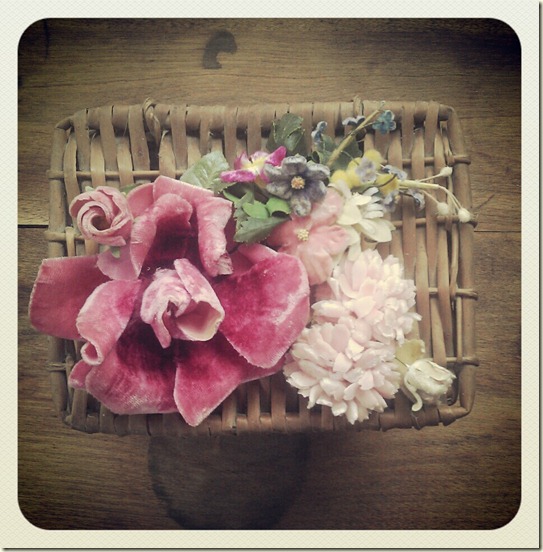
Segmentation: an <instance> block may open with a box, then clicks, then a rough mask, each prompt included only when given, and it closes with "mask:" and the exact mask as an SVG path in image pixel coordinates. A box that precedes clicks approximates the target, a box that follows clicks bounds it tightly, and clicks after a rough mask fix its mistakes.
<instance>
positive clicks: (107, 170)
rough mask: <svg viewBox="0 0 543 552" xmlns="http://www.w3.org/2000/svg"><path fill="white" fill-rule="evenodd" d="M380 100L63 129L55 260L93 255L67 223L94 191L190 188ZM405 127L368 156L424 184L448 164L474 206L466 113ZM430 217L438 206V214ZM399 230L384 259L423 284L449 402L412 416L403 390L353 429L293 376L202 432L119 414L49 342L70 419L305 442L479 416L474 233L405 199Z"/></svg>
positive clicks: (417, 105) (165, 112)
mask: <svg viewBox="0 0 543 552" xmlns="http://www.w3.org/2000/svg"><path fill="white" fill-rule="evenodd" d="M377 107H378V102H367V101H361V100H360V99H359V98H355V99H354V101H352V102H341V103H300V104H289V105H286V104H281V105H280V104H273V105H272V104H269V105H266V104H260V105H253V106H245V107H244V106H238V107H235V106H232V107H225V106H205V107H203V106H186V105H166V104H160V103H156V102H154V101H152V100H147V101H146V102H144V103H143V104H141V105H130V106H128V105H113V106H111V105H109V106H104V107H99V108H93V109H85V110H81V111H79V112H77V113H75V114H74V115H73V116H72V117H69V118H67V119H64V120H63V121H61V122H59V123H58V124H57V126H56V128H55V130H54V137H53V148H52V155H51V168H50V170H49V171H48V175H47V176H48V178H49V184H50V206H49V207H50V213H49V229H48V230H47V231H46V238H47V240H48V255H49V257H59V256H66V255H67V256H74V255H86V254H94V253H96V252H98V245H97V244H96V243H94V242H91V241H85V240H83V238H82V237H81V236H80V234H79V232H78V230H77V228H74V226H73V224H74V222H73V221H72V220H71V217H70V215H69V214H68V206H69V205H70V202H71V201H72V199H73V198H74V197H75V196H77V195H78V194H79V193H81V192H82V191H83V190H84V189H85V188H86V187H87V186H92V187H97V186H103V185H107V186H115V187H120V188H123V187H125V186H130V185H133V184H141V183H145V182H151V181H153V180H154V179H155V178H156V177H157V176H158V175H160V174H162V175H166V176H169V177H173V178H179V177H180V176H181V175H182V174H183V172H184V171H185V170H186V169H187V168H188V167H189V166H191V165H192V164H193V163H195V162H196V161H197V160H198V159H199V158H200V157H201V156H202V155H204V154H206V153H208V152H210V151H213V150H219V151H222V152H223V153H224V155H225V157H226V158H227V160H228V162H229V163H230V165H232V164H233V162H234V159H235V158H236V156H237V155H239V154H240V153H241V152H242V151H243V150H246V151H247V152H249V153H251V152H254V151H256V150H261V149H265V144H266V140H267V137H268V134H269V131H270V128H271V125H272V122H273V121H274V120H275V119H277V118H280V117H281V115H283V114H284V113H286V112H291V113H294V114H296V115H299V116H301V117H303V121H304V126H305V138H306V140H308V146H310V144H309V140H310V139H311V138H310V136H311V131H312V130H313V128H314V126H315V125H316V124H317V123H318V122H319V121H326V122H327V123H328V132H329V133H330V134H332V133H335V136H336V137H341V136H342V135H343V132H344V129H343V126H342V124H341V121H342V120H343V119H345V118H346V117H352V116H356V115H359V114H362V113H370V112H372V111H373V110H374V109H376V108H377ZM386 108H387V109H390V110H391V111H393V112H394V114H395V119H396V120H397V122H398V128H397V129H396V130H395V131H394V132H391V133H390V134H388V135H381V134H379V133H376V134H373V133H368V135H367V136H366V138H365V142H364V148H365V149H369V148H375V149H377V150H379V151H380V152H381V154H382V155H383V157H384V158H385V159H387V162H388V163H390V164H392V165H394V166H396V167H399V168H403V169H404V170H406V171H408V172H409V173H410V176H411V178H414V179H420V178H425V177H427V176H430V175H432V174H436V173H437V172H439V170H440V169H442V168H443V167H444V166H450V167H453V168H454V171H453V178H452V180H453V189H452V191H453V192H454V194H455V195H456V196H457V197H458V199H459V200H460V202H461V203H462V205H464V206H465V207H467V208H469V207H470V206H471V189H470V181H469V172H468V169H469V162H470V160H469V157H468V155H467V153H466V151H465V146H464V141H463V137H462V131H461V127H460V122H459V120H458V116H457V114H456V112H455V111H454V110H453V109H452V108H450V107H448V106H444V105H441V104H439V103H436V102H401V103H400V102H387V104H386ZM428 208H429V207H428ZM391 218H392V221H393V223H394V225H395V226H396V231H395V232H393V239H392V241H391V242H390V243H385V244H379V246H378V250H379V252H380V253H381V254H382V255H383V256H385V255H387V254H393V255H395V256H396V257H398V258H399V259H400V261H401V262H402V263H403V265H404V276H405V277H406V278H412V279H414V280H415V283H416V288H417V292H416V308H417V311H418V312H419V313H420V314H421V315H422V320H421V321H420V322H419V323H418V324H417V326H416V328H415V329H414V332H413V334H414V335H413V337H419V338H420V339H422V340H424V342H425V344H426V348H427V353H428V356H431V357H432V358H433V359H434V361H435V362H437V363H438V364H440V365H442V366H447V367H449V368H450V369H452V370H453V371H454V373H455V374H456V376H457V379H456V380H455V385H454V386H453V390H452V392H451V393H450V396H449V397H448V400H447V403H446V404H443V405H440V406H439V407H429V406H426V407H424V408H423V409H422V410H421V411H419V412H417V413H413V412H412V411H411V403H410V402H409V400H408V399H407V398H406V397H404V396H403V394H402V393H401V392H399V393H398V394H397V395H396V397H395V399H394V400H392V401H388V402H389V407H388V408H387V409H386V410H385V411H384V412H382V413H376V412H374V413H372V415H371V416H370V418H369V419H368V420H366V421H365V422H362V423H357V424H355V425H354V426H351V425H350V424H348V423H347V422H346V420H345V419H344V418H343V417H342V418H336V417H334V416H333V415H332V413H331V410H330V408H328V407H324V406H323V407H315V408H313V409H311V410H308V409H307V399H305V398H303V397H300V396H298V395H297V393H296V390H295V389H294V388H291V387H290V385H289V384H288V383H287V382H286V380H285V377H284V375H283V374H282V372H279V373H277V374H275V375H273V376H271V377H266V378H263V379H261V380H258V381H253V382H249V383H246V384H243V385H242V386H240V387H239V388H238V389H237V390H236V391H235V392H234V393H232V394H231V395H230V396H229V397H228V398H227V399H226V400H225V401H224V402H223V403H222V405H221V406H220V407H219V408H218V409H217V410H216V411H215V412H214V413H213V414H211V415H210V416H209V417H208V418H207V419H206V420H204V422H202V424H200V426H198V427H196V428H192V427H190V426H189V425H187V424H186V423H185V422H184V421H183V419H182V418H181V416H180V415H179V414H149V415H130V416H128V415H115V414H113V413H111V412H110V411H109V410H108V409H107V408H105V407H104V406H103V405H101V404H100V403H99V402H98V401H96V399H94V398H93V397H92V396H90V395H89V394H88V393H87V392H85V391H84V390H81V389H78V390H73V389H71V388H70V387H69V386H68V384H67V377H68V375H69V373H70V370H71V368H72V367H73V365H74V363H75V362H77V360H78V359H79V347H80V345H81V344H80V343H77V342H75V343H74V342H71V341H66V340H63V339H58V338H53V337H50V338H49V339H50V342H49V354H48V364H47V367H48V370H49V371H50V374H51V383H52V395H53V400H54V403H55V407H56V409H57V411H58V413H59V414H60V416H61V418H62V419H63V420H64V421H65V422H66V423H67V424H68V425H70V426H71V427H73V428H75V429H78V430H81V431H86V432H89V433H93V432H103V433H116V434H118V435H124V434H128V433H136V434H145V435H172V436H174V435H190V434H201V433H204V434H210V433H211V434H216V433H221V432H230V433H241V432H244V431H261V432H268V431H277V432H299V431H313V430H334V429H353V428H354V429H356V430H358V429H366V428H369V429H382V430H387V429H391V428H410V427H416V428H421V427H424V426H426V425H438V424H439V423H443V424H445V425H447V424H450V423H452V422H453V421H454V420H456V419H458V418H460V417H462V416H465V415H466V414H468V413H469V412H470V410H471V408H472V406H473V400H474V394H475V370H476V366H477V365H478V361H477V358H476V356H475V328H474V319H475V313H474V306H475V305H474V303H475V300H476V299H477V294H476V292H475V290H474V282H473V266H472V257H473V225H471V224H459V223H458V220H457V218H456V217H455V216H448V217H442V216H434V214H432V215H431V216H426V215H425V212H424V211H422V214H421V212H417V211H416V210H415V206H414V202H413V201H412V200H411V199H409V198H403V199H402V201H401V204H400V206H399V208H398V209H397V210H396V211H395V212H394V213H393V214H392V217H391Z"/></svg>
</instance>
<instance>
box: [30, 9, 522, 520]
mask: <svg viewBox="0 0 543 552" xmlns="http://www.w3.org/2000/svg"><path fill="white" fill-rule="evenodd" d="M220 31H229V32H230V33H231V34H232V35H233V37H234V40H235V45H236V48H235V51H233V48H232V47H231V46H232V45H230V50H231V51H230V52H224V53H219V54H218V55H216V52H214V51H213V46H211V50H210V49H208V50H207V53H206V55H205V56H204V54H205V50H206V44H207V43H208V41H209V40H210V39H212V38H213V37H215V36H216V34H217V33H218V32H220ZM210 60H211V61H210ZM213 60H216V62H217V63H216V64H215V63H213ZM214 65H220V66H221V67H214ZM357 94H358V95H360V96H361V97H362V98H365V99H370V100H380V99H388V100H436V101H439V102H441V103H443V104H448V105H451V106H453V107H454V108H455V109H456V110H457V112H458V114H459V116H460V119H461V121H462V126H463V131H464V136H465V141H466V145H467V148H468V151H469V152H470V154H471V158H472V164H471V167H470V174H471V180H472V187H473V204H474V207H475V208H476V210H477V207H478V206H481V207H480V209H479V215H478V226H477V229H476V232H475V251H476V259H477V262H476V274H475V281H476V286H477V289H478V290H479V292H480V299H479V301H478V305H477V339H478V356H479V359H480V363H481V364H480V368H479V372H478V379H477V382H478V393H477V396H476V402H475V408H474V410H473V412H472V413H471V414H470V415H469V416H468V417H466V418H464V419H462V420H458V421H456V422H455V423H454V424H452V425H451V426H448V427H443V426H441V427H431V428H425V429H423V430H421V431H416V430H392V431H389V432H386V433H377V432H371V431H365V432H361V433H352V432H348V433H346V434H343V433H336V434H326V435H310V436H309V437H308V439H307V441H308V449H307V457H306V456H305V455H304V454H305V453H304V454H302V453H301V452H300V450H298V453H295V454H293V455H292V457H291V458H292V460H293V462H294V461H295V459H298V461H299V462H303V464H304V465H305V469H304V470H303V476H300V478H299V479H300V480H301V484H299V485H293V486H292V492H291V493H290V496H289V499H288V502H289V505H288V508H286V509H285V511H284V512H282V513H281V515H280V516H279V517H277V516H276V515H275V514H273V515H272V514H270V518H269V525H270V526H272V527H273V528H276V529H493V528H498V527H501V526H503V525H505V524H507V523H508V522H509V521H510V520H511V519H512V518H513V517H514V516H515V514H516V511H517V508H518V506H519V502H520V466H521V463H520V460H521V458H520V418H521V416H520V49H519V44H518V41H517V39H516V36H515V35H514V33H513V32H512V31H511V30H510V28H509V27H508V26H507V25H505V24H503V23H500V22H499V21H497V20H469V19H468V20H462V21H460V20H445V19H443V20H416V21H415V20H401V19H400V20H348V21H347V20H345V21H340V20H252V21H250V22H248V21H243V20H212V19H208V20H127V21H119V20H117V21H112V20H95V21H78V20H49V21H40V22H37V23H35V24H34V25H32V26H31V27H30V28H29V29H28V30H27V31H26V32H25V34H24V36H23V37H22V40H21V43H20V47H19V313H20V324H19V334H20V339H19V372H20V374H19V504H20V507H21V510H22V512H23V513H24V515H25V516H26V517H27V519H28V520H30V521H31V522H32V523H33V524H35V525H37V526H39V527H42V528H47V529H178V528H180V527H181V526H180V524H179V523H178V522H177V521H176V520H175V519H173V517H175V515H174V516H173V517H172V511H171V508H170V509H169V508H168V504H167V497H166V495H167V494H168V492H169V491H168V488H167V487H168V484H170V485H171V487H172V489H173V488H175V489H176V491H175V492H176V493H177V496H178V498H179V497H182V499H183V501H184V502H183V508H189V509H190V507H191V504H192V505H193V506H194V510H195V511H198V512H199V513H201V505H202V503H205V502H206V499H210V497H212V500H213V501H214V504H213V507H214V508H216V509H223V510H224V509H229V510H231V509H233V508H236V503H238V504H239V500H241V498H240V497H241V493H240V492H239V489H238V495H239V496H236V495H235V494H234V495H232V493H231V492H229V494H227V495H226V496H223V495H222V494H221V493H220V492H217V490H216V486H215V487H213V492H212V493H210V491H209V489H210V487H209V485H210V484H211V483H210V482H213V481H219V480H221V478H223V479H224V481H226V482H228V484H229V485H230V487H229V488H231V487H232V482H235V481H236V480H237V479H239V480H240V484H241V481H242V480H243V488H245V486H246V485H247V486H246V488H247V489H248V490H249V491H250V490H251V489H252V488H253V487H251V485H250V484H247V482H246V481H245V479H246V478H245V479H243V478H242V475H241V474H242V473H244V471H243V470H244V465H245V466H246V467H247V466H251V465H252V466H254V463H255V461H256V458H255V457H254V456H253V457H251V453H250V452H248V449H250V448H251V443H250V442H249V441H245V442H242V441H237V442H235V443H224V442H218V441H217V440H216V439H213V440H205V439H204V440H201V439H198V440H196V441H190V442H188V441H184V443H185V444H186V446H185V447H183V442H182V443H180V444H179V443H177V444H176V447H178V448H179V468H178V469H179V471H180V472H181V473H185V474H187V475H186V478H187V481H186V482H185V485H183V483H182V481H181V482H180V481H179V480H173V479H172V480H171V481H168V479H167V478H166V479H164V477H163V476H161V477H162V479H161V480H160V482H159V483H157V481H156V480H153V478H152V477H151V474H150V473H149V470H148V447H149V439H148V438H146V437H142V436H129V437H122V438H118V437H113V436H106V435H86V434H82V433H79V432H77V431H75V430H70V429H68V428H66V427H65V426H64V425H63V424H62V423H61V422H60V421H59V420H58V419H57V418H56V416H55V414H54V409H53V405H52V403H51V398H50V390H49V380H48V374H47V373H46V371H45V370H44V364H45V359H46V337H44V336H42V335H40V334H38V333H37V332H35V331H34V330H33V329H32V328H31V327H30V326H29V324H28V321H27V317H26V316H27V315H26V311H27V305H28V298H29V293H30V289H31V286H32V282H33V279H34V277H35V275H36V272H37V268H38V266H39V263H40V261H41V259H42V258H43V257H44V256H45V254H46V244H45V240H44V238H43V230H44V228H45V227H46V224H47V201H48V197H47V181H46V178H45V172H46V170H47V169H48V166H49V155H50V147H51V135H52V129H53V127H54V125H55V124H56V123H57V122H58V121H59V120H61V119H63V118H64V117H67V116H69V115H71V114H73V113H74V112H75V111H77V110H79V109H81V108H84V107H95V106H99V105H103V104H110V103H128V104H131V103H141V102H142V101H143V100H144V99H145V98H147V97H148V96H152V97H154V98H155V99H157V100H159V101H161V102H165V103H188V104H230V105H232V104H240V103H258V102H271V101H278V102H288V103H293V102H296V101H313V100H315V101H328V100H329V101H337V100H342V101H349V100H351V99H352V98H353V96H355V95H357ZM162 444H163V443H162ZM154 445H156V446H154V449H153V450H154V454H155V455H156V451H157V450H159V448H157V446H158V445H160V443H158V445H157V443H154ZM273 446H274V447H276V449H277V450H278V451H281V450H283V451H284V452H285V454H290V453H291V452H292V450H294V449H293V448H292V443H289V442H286V441H283V442H281V440H279V441H278V442H276V443H275V444H274V445H273ZM217 447H227V448H228V447H230V448H228V451H229V452H228V454H224V455H217V454H216V450H217ZM232 447H234V449H232ZM235 447H238V448H239V449H240V457H239V458H238V461H235V459H236V456H235ZM241 449H243V450H241ZM255 454H256V453H255ZM198 456H201V458H202V463H201V464H200V470H199V472H198V475H197V477H198V478H199V479H198V481H202V482H203V483H206V473H209V481H207V484H208V486H207V487H206V485H204V484H202V485H197V484H196V483H195V481H196V479H194V480H193V479H190V478H191V474H194V473H195V470H196V469H197V464H198V462H197V461H196V458H197V457H198ZM289 458H290V456H289ZM202 465H206V466H209V468H208V472H206V471H205V470H204V471H202V469H201V466H202ZM275 468H276V469H275V470H274V469H273V467H272V469H269V468H268V469H267V472H266V473H267V475H266V477H267V479H270V478H271V479H272V480H273V478H275V479H276V481H277V482H278V492H279V491H281V489H282V490H284V487H285V485H286V483H285V481H286V480H288V477H281V476H282V474H283V475H285V474H286V473H287V472H288V469H287V470H286V469H285V465H284V462H278V463H277V466H275ZM168 469H169V470H170V471H169V473H170V474H171V473H173V472H172V469H173V467H172V466H169V468H168ZM246 469H247V468H245V470H246ZM211 470H212V471H213V474H211ZM292 473H298V472H297V470H296V468H293V471H292ZM290 475H292V474H290ZM155 476H156V473H155ZM195 477H196V476H195ZM155 479H156V477H155ZM281 481H282V483H281ZM164 488H166V490H164ZM225 488H228V485H225ZM155 491H157V492H155ZM270 492H271V491H270ZM281 492H282V491H281ZM287 494H288V493H287ZM159 497H160V498H159ZM285 500H286V499H285ZM237 501H238V502H237ZM285 505H286V504H285ZM169 506H171V504H170V505H169ZM255 507H257V506H255ZM267 507H268V506H266V504H262V505H261V508H262V509H263V510H262V511H263V512H264V513H265V508H267ZM271 511H272V510H270V512H271ZM274 512H276V510H274ZM177 518H178V520H179V516H177Z"/></svg>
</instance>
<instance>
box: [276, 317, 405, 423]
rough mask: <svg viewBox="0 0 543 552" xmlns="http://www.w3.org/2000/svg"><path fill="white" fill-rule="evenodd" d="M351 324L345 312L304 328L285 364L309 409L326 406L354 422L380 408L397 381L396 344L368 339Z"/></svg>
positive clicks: (287, 375)
mask: <svg viewBox="0 0 543 552" xmlns="http://www.w3.org/2000/svg"><path fill="white" fill-rule="evenodd" d="M355 325H356V320H355V319H354V318H352V317H346V318H343V319H340V320H339V321H338V322H337V323H336V324H332V323H329V322H326V323H324V324H314V325H313V326H311V327H310V328H305V329H304V330H303V331H302V333H301V335H300V337H299V338H298V340H297V341H296V342H295V343H294V345H293V346H292V348H291V350H290V357H291V359H292V360H291V362H289V363H287V364H286V365H285V367H284V372H285V375H286V377H287V381H288V382H289V383H290V384H291V385H293V386H294V387H296V388H297V389H298V393H299V394H300V395H302V396H303V397H307V398H308V399H309V402H308V408H312V407H313V406H315V404H320V405H326V406H329V407H330V408H331V409H332V413H333V414H334V415H335V416H341V415H345V416H346V417H347V420H348V421H349V422H350V423H352V424H354V423H355V422H356V421H363V420H365V419H366V418H368V416H369V413H370V411H377V412H382V411H383V410H384V409H385V408H386V406H387V404H386V402H385V399H387V398H388V399H390V398H392V397H393V396H394V395H395V393H396V392H397V390H398V388H399V383H400V375H399V373H398V372H397V371H396V369H395V365H394V347H392V346H391V345H386V344H384V343H379V342H377V341H367V340H366V339H365V338H364V336H363V335H361V334H359V333H357V332H356V328H355ZM361 337H362V339H360V338H361Z"/></svg>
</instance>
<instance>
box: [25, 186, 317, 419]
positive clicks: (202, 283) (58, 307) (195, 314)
mask: <svg viewBox="0 0 543 552" xmlns="http://www.w3.org/2000/svg"><path fill="white" fill-rule="evenodd" d="M127 203H128V206H129V213H130V216H131V217H132V218H133V221H134V222H133V224H132V230H131V233H130V235H129V236H127V237H126V245H125V246H120V256H119V258H116V257H114V256H113V255H112V254H111V253H110V252H109V251H106V252H103V253H100V254H98V255H93V256H86V257H63V258H53V259H47V260H45V261H43V263H42V266H41V267H40V271H39V273H38V276H37V279H36V282H35V284H34V288H33V291H32V296H31V302H30V319H31V322H32V324H33V325H34V327H36V329H38V330H40V331H42V332H44V333H47V334H50V335H54V336H57V337H60V338H64V339H78V340H82V341H83V342H84V343H83V346H82V348H81V357H82V358H81V360H80V361H79V362H78V363H77V364H76V365H75V366H74V368H73V370H72V372H71V374H70V379H69V381H70V384H71V385H72V386H73V387H76V388H84V389H86V390H87V391H88V392H89V393H91V394H92V395H93V396H95V397H96V398H97V399H98V400H100V401H101V402H102V403H103V404H104V405H105V406H107V407H108V408H109V409H110V410H112V411H113V412H115V413H118V414H145V413H166V412H174V411H178V412H180V413H181V415H182V416H183V417H184V419H185V420H186V421H187V423H188V424H190V425H193V426H195V425H198V424H199V423H201V422H202V420H203V419H204V418H206V417H207V416H208V415H209V414H210V413H211V412H212V411H213V410H214V409H215V408H216V407H217V406H218V405H219V404H220V403H221V402H222V401H223V400H224V399H225V398H226V397H227V396H228V395H229V394H230V393H231V392H232V391H233V390H234V389H235V388H236V387H237V386H238V385H240V384H241V383H243V382H246V381H250V380H253V379H258V378H261V377H264V376H266V375H269V374H272V373H274V372H276V371H278V370H279V369H280V368H281V364H282V362H281V361H282V359H283V356H284V354H285V353H286V351H287V350H288V348H289V347H290V345H291V344H292V342H293V341H294V340H295V339H296V337H297V336H298V335H299V333H300V332H301V331H302V329H303V327H304V326H305V324H306V322H307V319H308V315H309V288H308V284H307V275H306V272H305V270H304V267H303V265H302V264H301V262H300V261H299V260H298V259H295V258H294V257H291V256H290V255H284V254H281V253H276V252H275V251H273V250H272V249H270V248H268V247H266V246H263V245H260V244H255V245H251V246H242V247H240V248H239V249H238V251H236V253H234V254H233V255H232V256H233V257H234V258H233V259H232V258H231V257H230V255H229V254H228V252H227V250H226V238H225V227H226V225H227V223H228V222H229V220H230V216H231V203H230V202H229V201H227V200H223V199H221V198H218V197H216V196H215V195H214V194H213V193H212V192H210V191H208V190H205V189H202V188H198V187H195V186H192V185H190V184H185V183H182V182H179V181H176V180H173V179H170V178H166V177H159V178H158V179H157V180H156V181H155V182H153V183H151V184H145V185H142V186H139V187H138V188H135V189H134V190H133V191H132V192H130V193H129V194H128V196H127ZM234 267H235V269H234Z"/></svg>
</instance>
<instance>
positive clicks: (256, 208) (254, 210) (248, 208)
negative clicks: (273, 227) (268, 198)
mask: <svg viewBox="0 0 543 552" xmlns="http://www.w3.org/2000/svg"><path fill="white" fill-rule="evenodd" d="M242 209H243V210H244V211H245V212H246V213H247V214H248V215H249V216H250V217H252V218H257V219H266V218H268V217H269V216H270V215H269V213H268V210H267V209H266V206H265V205H264V203H261V202H260V201H255V202H254V203H249V202H246V203H244V204H243V205H242Z"/></svg>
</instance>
